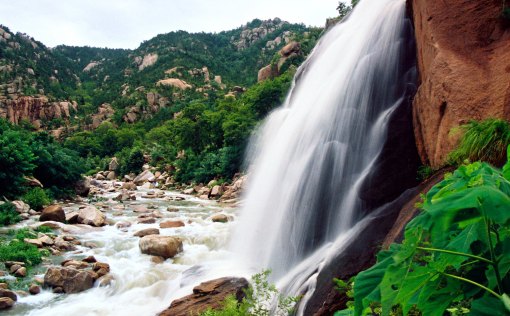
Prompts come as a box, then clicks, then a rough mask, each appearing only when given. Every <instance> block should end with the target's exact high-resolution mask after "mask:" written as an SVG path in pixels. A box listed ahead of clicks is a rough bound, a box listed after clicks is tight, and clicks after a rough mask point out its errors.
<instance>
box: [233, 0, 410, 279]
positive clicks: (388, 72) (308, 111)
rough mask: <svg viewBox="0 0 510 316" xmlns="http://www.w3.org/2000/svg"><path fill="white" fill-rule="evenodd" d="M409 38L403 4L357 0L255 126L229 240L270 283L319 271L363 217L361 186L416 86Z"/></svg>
mask: <svg viewBox="0 0 510 316" xmlns="http://www.w3.org/2000/svg"><path fill="white" fill-rule="evenodd" d="M408 31H409V21H407V20H406V10H405V0H372V1H369V0H362V1H361V2H360V3H359V4H358V6H357V7H356V9H355V10H354V11H353V12H352V13H351V15H350V16H349V17H348V19H347V20H346V21H345V22H343V23H341V24H338V25H337V26H335V27H334V28H333V29H331V30H330V31H329V32H328V33H327V34H325V35H324V36H323V38H322V39H321V41H320V42H319V44H318V45H317V47H316V48H315V50H314V51H313V53H312V54H311V56H310V57H309V59H308V60H307V61H306V62H305V63H304V65H303V66H302V67H301V68H300V69H299V70H298V74H297V76H296V78H297V79H296V80H295V83H294V85H293V88H292V89H291V92H290V94H289V96H288V97H287V100H286V102H285V103H284V105H283V106H282V107H281V108H279V109H277V110H275V111H274V112H273V113H272V114H271V115H270V116H269V117H268V119H267V120H266V121H265V123H264V125H263V126H262V127H261V129H260V131H259V133H258V136H256V140H255V143H254V144H252V149H253V150H252V152H253V157H251V158H250V160H251V162H252V163H251V168H250V170H249V184H248V188H247V193H246V196H245V201H244V206H243V208H242V211H241V220H240V223H239V225H238V227H237V230H236V232H235V234H234V237H233V238H232V240H233V242H232V249H234V252H236V253H237V254H240V255H241V256H242V257H243V258H244V259H245V260H246V261H247V262H250V264H251V265H253V268H254V269H259V270H260V269H265V268H270V269H271V270H272V278H273V279H274V280H278V279H280V280H284V279H285V276H286V275H287V274H288V273H289V271H291V270H292V269H294V268H297V267H298V266H300V268H299V269H301V270H300V271H307V270H310V269H311V270H313V269H316V267H313V265H317V263H318V262H320V260H321V259H320V258H324V257H326V253H327V251H326V250H325V249H327V248H328V247H327V244H328V243H332V242H334V241H335V240H336V239H337V238H340V239H343V238H345V236H346V235H345V233H347V232H348V231H349V230H352V228H353V227H354V226H355V224H356V223H358V222H359V221H360V220H361V219H362V217H363V215H364V214H366V213H367V211H369V209H367V207H366V205H365V203H364V202H363V201H362V199H360V197H359V190H360V187H361V186H362V185H363V184H364V181H366V178H367V175H368V174H369V173H370V172H371V169H372V168H373V165H374V162H375V161H376V158H377V156H378V154H379V153H380V152H381V150H382V148H383V145H384V142H385V140H386V133H387V127H388V121H389V117H390V115H391V114H392V112H393V111H394V110H395V109H396V108H397V107H398V105H399V104H401V103H402V102H403V99H404V98H405V94H406V85H407V84H408V83H414V80H415V67H414V64H413V63H407V62H406V58H407V51H408V46H409V40H408V38H407V35H408V34H409V32H408ZM407 64H410V65H407ZM360 227H361V226H360V225H358V226H356V229H358V230H359V229H361V228H360ZM339 236H340V237H339ZM337 243H338V242H337ZM314 252H315V253H314ZM314 258H315V259H314ZM303 265H304V266H305V267H302V266H303ZM307 265H308V267H306V266H307ZM308 273H310V272H308ZM287 278H288V275H287Z"/></svg>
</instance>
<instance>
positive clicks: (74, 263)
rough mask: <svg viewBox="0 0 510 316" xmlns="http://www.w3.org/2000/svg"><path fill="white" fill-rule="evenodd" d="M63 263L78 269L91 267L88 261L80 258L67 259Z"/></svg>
mask: <svg viewBox="0 0 510 316" xmlns="http://www.w3.org/2000/svg"><path fill="white" fill-rule="evenodd" d="M61 265H62V266H63V267H66V268H75V269H78V270H81V269H86V268H88V267H89V265H88V264H87V263H86V262H83V261H78V260H65V261H63V262H62V263H61Z"/></svg>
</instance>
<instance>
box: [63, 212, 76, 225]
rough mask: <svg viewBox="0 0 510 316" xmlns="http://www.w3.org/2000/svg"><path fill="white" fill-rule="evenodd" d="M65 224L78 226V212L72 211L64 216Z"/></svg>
mask: <svg viewBox="0 0 510 316" xmlns="http://www.w3.org/2000/svg"><path fill="white" fill-rule="evenodd" d="M66 222H68V223H69V224H78V212H76V211H72V212H69V213H67V214H66Z"/></svg>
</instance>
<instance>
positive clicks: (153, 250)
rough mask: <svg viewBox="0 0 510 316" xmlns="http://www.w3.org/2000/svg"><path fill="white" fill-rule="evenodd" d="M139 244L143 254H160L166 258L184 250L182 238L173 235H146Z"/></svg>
mask: <svg viewBox="0 0 510 316" xmlns="http://www.w3.org/2000/svg"><path fill="white" fill-rule="evenodd" d="M138 245H139V247H140V251H141V252H142V253H143V254H147V255H152V256H160V257H163V258H165V259H168V258H173V257H174V256H175V255H177V254H178V253H180V252H182V250H183V247H182V240H180V239H179V238H176V237H171V236H159V235H149V236H144V237H142V238H141V239H140V242H139V244H138Z"/></svg>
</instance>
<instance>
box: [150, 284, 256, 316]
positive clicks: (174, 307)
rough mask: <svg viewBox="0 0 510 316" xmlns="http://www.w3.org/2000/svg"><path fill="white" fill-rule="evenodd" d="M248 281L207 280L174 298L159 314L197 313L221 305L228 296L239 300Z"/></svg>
mask: <svg viewBox="0 0 510 316" xmlns="http://www.w3.org/2000/svg"><path fill="white" fill-rule="evenodd" d="M248 286H249V283H248V281H247V280H246V279H244V278H233V277H231V278H221V279H216V280H211V281H207V282H204V283H201V284H200V285H198V286H196V287H195V288H193V294H191V295H188V296H185V297H183V298H180V299H177V300H174V301H173V302H172V304H171V305H170V307H169V308H168V309H166V310H164V311H162V312H161V313H160V314H159V316H188V315H199V314H201V313H202V312H204V311H205V310H207V309H209V308H211V309H218V308H220V307H222V304H223V301H224V300H225V299H226V298H227V297H228V296H234V297H235V298H236V299H237V301H239V302H240V301H241V300H242V299H243V298H244V297H245V296H246V295H245V293H244V291H245V290H246V289H247V288H248Z"/></svg>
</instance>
